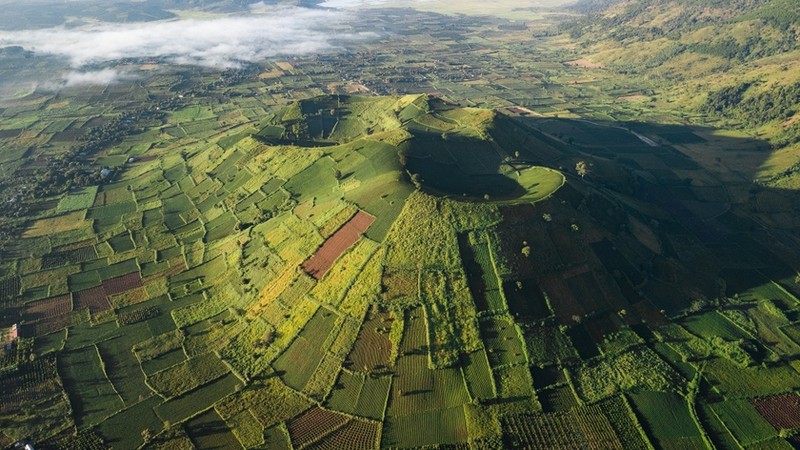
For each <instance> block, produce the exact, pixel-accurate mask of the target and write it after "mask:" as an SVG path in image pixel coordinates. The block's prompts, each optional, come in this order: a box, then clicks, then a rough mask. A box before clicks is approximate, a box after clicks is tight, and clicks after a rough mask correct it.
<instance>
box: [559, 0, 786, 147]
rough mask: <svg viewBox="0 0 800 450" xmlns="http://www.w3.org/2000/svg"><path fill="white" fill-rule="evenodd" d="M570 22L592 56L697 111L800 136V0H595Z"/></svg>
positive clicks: (567, 28) (782, 136)
mask: <svg viewBox="0 0 800 450" xmlns="http://www.w3.org/2000/svg"><path fill="white" fill-rule="evenodd" d="M573 9H575V10H576V11H579V12H581V13H583V14H584V15H583V17H582V18H580V19H578V20H575V21H571V22H569V23H566V24H564V25H563V26H562V28H561V30H562V31H563V32H566V33H569V35H570V37H571V38H573V39H576V40H577V41H578V42H580V44H581V47H582V50H581V53H582V56H586V57H588V59H590V60H591V61H593V62H596V63H601V64H603V65H604V66H605V67H606V68H608V69H610V70H613V71H617V72H620V73H623V74H625V75H632V76H642V77H645V78H647V79H648V80H649V81H651V82H655V83H656V84H657V85H659V86H661V87H662V88H664V89H663V91H664V92H666V93H668V94H669V95H672V96H674V101H675V102H676V103H678V104H679V105H684V106H688V107H689V108H690V109H693V110H694V111H698V112H702V113H711V114H714V115H718V116H721V117H725V118H727V119H732V120H737V121H739V122H741V123H740V125H741V126H742V127H745V128H750V129H754V128H758V127H765V126H767V127H768V128H769V129H768V130H761V131H762V132H764V133H766V134H767V135H770V136H772V137H773V138H774V139H775V140H776V143H778V144H779V145H786V144H791V143H795V142H798V140H800V125H798V124H799V123H800V121H798V120H796V119H793V117H795V116H796V115H797V113H798V107H797V105H798V104H800V40H798V36H800V8H798V3H797V1H796V0H711V1H697V0H643V1H632V0H621V1H619V0H585V1H581V2H579V3H578V4H576V5H574V6H573Z"/></svg>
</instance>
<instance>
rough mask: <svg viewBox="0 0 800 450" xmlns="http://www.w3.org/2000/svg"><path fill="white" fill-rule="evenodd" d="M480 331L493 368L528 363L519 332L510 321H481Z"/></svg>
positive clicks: (496, 319) (488, 319)
mask: <svg viewBox="0 0 800 450" xmlns="http://www.w3.org/2000/svg"><path fill="white" fill-rule="evenodd" d="M480 331H481V337H482V338H483V341H484V344H485V345H486V352H487V353H488V356H489V364H490V365H491V366H492V367H493V368H497V367H501V366H509V365H515V364H525V363H527V362H528V359H527V356H526V354H525V346H524V345H525V344H524V342H523V341H522V339H521V337H520V332H519V330H518V329H517V328H516V326H515V325H514V323H513V322H511V321H510V320H507V319H500V318H494V317H492V318H486V319H481V321H480Z"/></svg>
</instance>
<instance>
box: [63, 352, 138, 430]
mask: <svg viewBox="0 0 800 450" xmlns="http://www.w3.org/2000/svg"><path fill="white" fill-rule="evenodd" d="M58 371H59V374H60V375H61V379H62V380H63V381H64V388H65V389H66V391H67V392H68V393H69V396H70V404H71V405H72V410H73V414H74V417H75V422H76V424H77V425H78V426H79V427H80V428H86V427H89V426H91V425H95V424H98V423H100V422H101V421H103V420H104V419H105V418H106V417H108V416H111V415H112V414H114V413H115V412H117V411H119V410H120V409H122V407H123V405H124V402H123V400H122V398H120V396H119V394H117V391H116V389H114V386H113V385H112V384H111V381H109V379H108V377H107V376H106V373H105V371H104V369H103V363H102V360H101V359H100V355H99V353H98V349H97V348H96V347H95V346H89V347H85V348H82V349H80V350H75V351H70V352H67V353H64V354H62V355H61V356H60V358H59V359H58Z"/></svg>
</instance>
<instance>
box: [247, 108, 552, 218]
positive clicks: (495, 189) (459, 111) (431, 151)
mask: <svg viewBox="0 0 800 450" xmlns="http://www.w3.org/2000/svg"><path fill="white" fill-rule="evenodd" d="M277 117H278V118H277V120H276V121H275V122H273V123H270V124H269V125H267V126H266V127H265V128H264V129H263V130H262V131H261V132H260V133H259V134H258V136H259V137H260V138H261V139H262V140H263V141H265V142H276V143H280V142H295V143H300V145H307V146H320V145H332V146H333V147H331V148H330V149H327V150H328V151H329V152H331V154H332V155H334V158H335V154H337V153H340V152H341V151H342V150H344V151H348V150H350V149H352V148H353V147H352V145H354V143H356V142H362V143H374V142H381V143H383V144H388V145H392V146H394V147H396V151H397V154H398V160H397V162H398V163H399V165H400V166H398V167H399V168H402V170H403V171H404V172H406V173H407V174H408V175H409V177H410V181H411V182H412V183H413V184H415V185H416V186H417V187H421V188H423V190H425V191H426V192H428V193H431V194H434V195H439V196H445V197H452V198H462V199H465V200H471V201H495V202H502V203H506V204H510V203H515V202H531V201H538V200H542V199H544V198H547V197H548V196H550V195H552V194H553V193H554V192H555V191H556V190H557V189H558V188H560V187H561V186H562V185H563V184H564V177H563V175H561V174H560V173H559V172H558V171H555V170H552V169H547V168H544V167H536V166H533V165H532V164H531V163H530V162H529V161H526V160H524V159H521V158H519V153H518V152H516V151H515V149H506V148H503V147H502V146H500V145H498V144H497V142H495V141H494V139H493V138H492V131H493V128H494V118H495V114H494V113H493V112H492V111H489V110H481V109H475V108H461V107H458V106H455V105H452V104H448V103H446V102H445V101H442V100H439V99H436V98H429V97H428V96H425V95H422V96H406V97H403V98H400V99H395V98H383V99H375V98H357V97H341V96H328V97H318V98H314V99H311V100H305V101H299V102H295V103H293V104H291V105H289V106H288V107H287V108H286V109H285V110H284V111H283V112H282V113H280V114H278V116H277ZM342 142H346V143H348V144H345V145H344V146H342V145H334V144H340V143H342ZM362 145H363V144H362ZM387 169H388V167H387ZM334 170H338V169H334ZM336 174H337V179H339V180H340V181H342V183H345V184H346V183H347V180H348V177H350V176H352V175H354V174H353V173H352V172H350V173H347V172H342V171H337V172H336ZM356 178H359V177H358V176H356ZM362 178H363V177H362Z"/></svg>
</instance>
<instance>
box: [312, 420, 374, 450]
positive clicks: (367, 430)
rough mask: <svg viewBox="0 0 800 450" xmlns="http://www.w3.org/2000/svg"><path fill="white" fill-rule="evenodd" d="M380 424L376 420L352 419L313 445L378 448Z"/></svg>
mask: <svg viewBox="0 0 800 450" xmlns="http://www.w3.org/2000/svg"><path fill="white" fill-rule="evenodd" d="M379 435H380V426H379V425H378V424H377V423H375V422H367V421H363V420H358V419H351V420H350V421H349V422H347V423H346V424H344V426H342V427H341V428H339V429H338V430H336V431H334V432H333V433H331V434H329V435H327V436H325V437H324V438H322V439H321V440H320V441H317V442H316V443H314V444H313V445H312V446H310V447H308V448H311V449H314V450H338V449H342V448H348V449H353V450H371V449H375V448H378V445H379V442H378V436H379Z"/></svg>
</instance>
